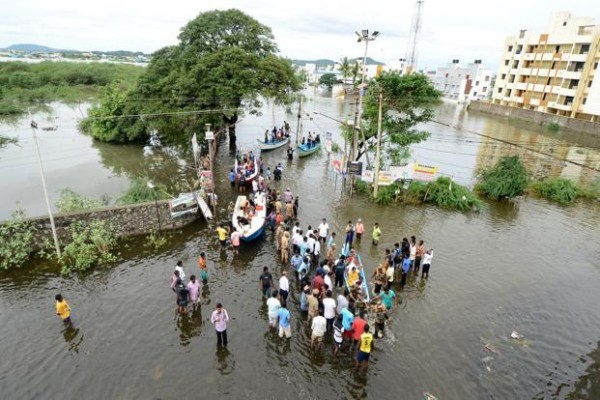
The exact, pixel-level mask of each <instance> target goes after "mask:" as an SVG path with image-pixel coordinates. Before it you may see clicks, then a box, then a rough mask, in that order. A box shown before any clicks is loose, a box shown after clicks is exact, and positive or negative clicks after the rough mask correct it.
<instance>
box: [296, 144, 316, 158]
mask: <svg viewBox="0 0 600 400" xmlns="http://www.w3.org/2000/svg"><path fill="white" fill-rule="evenodd" d="M319 150H321V143H320V142H319V143H317V144H316V145H315V146H313V147H308V146H306V145H305V144H301V145H298V157H307V156H310V155H311V154H314V153H316V152H317V151H319Z"/></svg>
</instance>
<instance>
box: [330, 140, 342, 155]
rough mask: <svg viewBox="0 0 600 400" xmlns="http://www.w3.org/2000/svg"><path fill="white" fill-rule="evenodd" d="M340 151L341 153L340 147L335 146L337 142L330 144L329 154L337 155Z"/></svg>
mask: <svg viewBox="0 0 600 400" xmlns="http://www.w3.org/2000/svg"><path fill="white" fill-rule="evenodd" d="M340 151H342V149H341V148H340V145H339V144H337V142H332V143H331V152H332V153H339V152H340Z"/></svg>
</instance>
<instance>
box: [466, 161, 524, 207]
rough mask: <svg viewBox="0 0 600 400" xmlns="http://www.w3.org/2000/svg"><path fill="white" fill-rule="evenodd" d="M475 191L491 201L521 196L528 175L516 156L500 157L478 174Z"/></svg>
mask: <svg viewBox="0 0 600 400" xmlns="http://www.w3.org/2000/svg"><path fill="white" fill-rule="evenodd" d="M477 175H478V183H477V189H478V190H480V191H481V192H482V193H483V194H485V195H486V196H487V197H488V198H490V199H492V200H500V199H510V198H513V197H516V196H519V195H521V194H523V191H524V190H525V189H526V188H527V186H528V185H529V179H530V174H529V172H528V171H527V169H526V168H525V166H524V165H523V163H522V162H521V160H520V159H519V157H518V156H510V157H509V156H507V157H502V158H501V159H500V161H499V162H498V163H497V164H496V165H495V166H493V167H492V168H488V169H485V170H482V171H480V172H478V174H477Z"/></svg>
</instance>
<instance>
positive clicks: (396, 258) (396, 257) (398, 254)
mask: <svg viewBox="0 0 600 400" xmlns="http://www.w3.org/2000/svg"><path fill="white" fill-rule="evenodd" d="M401 262H402V249H399V248H398V249H395V250H394V264H400V263H401Z"/></svg>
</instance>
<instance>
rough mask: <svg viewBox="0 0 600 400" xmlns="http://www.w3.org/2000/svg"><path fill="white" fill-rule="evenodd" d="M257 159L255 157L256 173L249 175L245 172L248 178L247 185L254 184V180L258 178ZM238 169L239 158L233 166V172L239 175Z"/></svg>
mask: <svg viewBox="0 0 600 400" xmlns="http://www.w3.org/2000/svg"><path fill="white" fill-rule="evenodd" d="M257 161H258V160H257V158H256V157H254V171H252V172H251V173H250V174H247V173H246V172H245V171H244V176H245V178H246V185H248V184H250V183H252V181H253V180H254V178H256V177H257V176H258V170H259V168H258V162H257ZM238 167H239V163H238V160H237V158H236V159H235V163H234V164H233V170H234V171H235V172H236V173H237V172H238Z"/></svg>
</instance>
